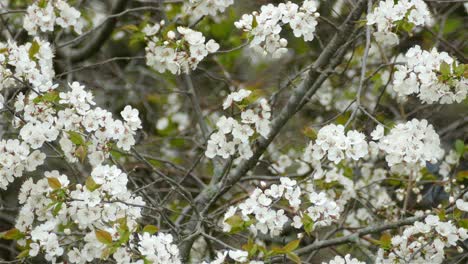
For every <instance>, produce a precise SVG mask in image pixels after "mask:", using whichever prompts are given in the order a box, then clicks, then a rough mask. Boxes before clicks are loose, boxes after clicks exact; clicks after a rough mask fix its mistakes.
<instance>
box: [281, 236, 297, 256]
mask: <svg viewBox="0 0 468 264" xmlns="http://www.w3.org/2000/svg"><path fill="white" fill-rule="evenodd" d="M300 242H301V240H299V239H296V240H293V241H291V242H289V243H288V244H287V245H286V246H284V247H283V250H284V251H285V252H288V253H289V252H293V251H294V250H295V249H296V248H297V247H298V246H299V243H300Z"/></svg>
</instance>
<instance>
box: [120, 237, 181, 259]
mask: <svg viewBox="0 0 468 264" xmlns="http://www.w3.org/2000/svg"><path fill="white" fill-rule="evenodd" d="M139 238H140V242H139V243H138V250H139V251H140V253H141V254H142V255H143V256H145V259H146V260H148V261H151V262H152V263H173V264H180V263H182V262H181V261H180V258H179V248H178V247H177V245H176V244H174V243H173V238H172V235H171V234H164V233H158V234H157V235H151V234H149V233H143V235H139ZM124 263H125V262H122V264H124Z"/></svg>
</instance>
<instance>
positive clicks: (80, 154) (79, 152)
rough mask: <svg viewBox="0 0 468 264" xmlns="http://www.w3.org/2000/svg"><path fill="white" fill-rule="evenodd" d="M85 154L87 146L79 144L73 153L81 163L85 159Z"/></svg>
mask: <svg viewBox="0 0 468 264" xmlns="http://www.w3.org/2000/svg"><path fill="white" fill-rule="evenodd" d="M87 154H88V147H87V146H86V145H79V146H78V147H77V148H76V150H75V153H74V155H75V156H76V157H77V158H78V159H79V160H80V162H81V163H83V162H84V161H85V159H86V156H87Z"/></svg>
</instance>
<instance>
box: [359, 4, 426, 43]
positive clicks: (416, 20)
mask: <svg viewBox="0 0 468 264" xmlns="http://www.w3.org/2000/svg"><path fill="white" fill-rule="evenodd" d="M432 23H433V19H432V16H431V13H430V12H429V9H428V7H427V5H426V3H424V1H423V0H399V1H394V0H385V1H380V2H379V6H378V7H376V8H375V9H374V10H373V12H372V13H370V14H368V15H367V25H377V31H376V32H374V37H375V39H376V40H377V42H379V43H382V44H384V45H389V46H393V45H396V44H398V43H399V39H398V36H397V34H395V33H394V32H392V30H394V29H395V28H397V29H399V28H403V29H404V30H407V31H409V32H411V31H412V29H413V27H414V26H424V25H431V24H432Z"/></svg>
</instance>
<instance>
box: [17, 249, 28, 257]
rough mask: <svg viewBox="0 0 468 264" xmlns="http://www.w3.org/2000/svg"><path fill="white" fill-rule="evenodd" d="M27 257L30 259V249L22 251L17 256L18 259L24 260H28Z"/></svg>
mask: <svg viewBox="0 0 468 264" xmlns="http://www.w3.org/2000/svg"><path fill="white" fill-rule="evenodd" d="M26 257H29V249H25V250H23V251H21V252H20V253H19V254H18V256H16V258H17V259H22V258H26Z"/></svg>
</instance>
